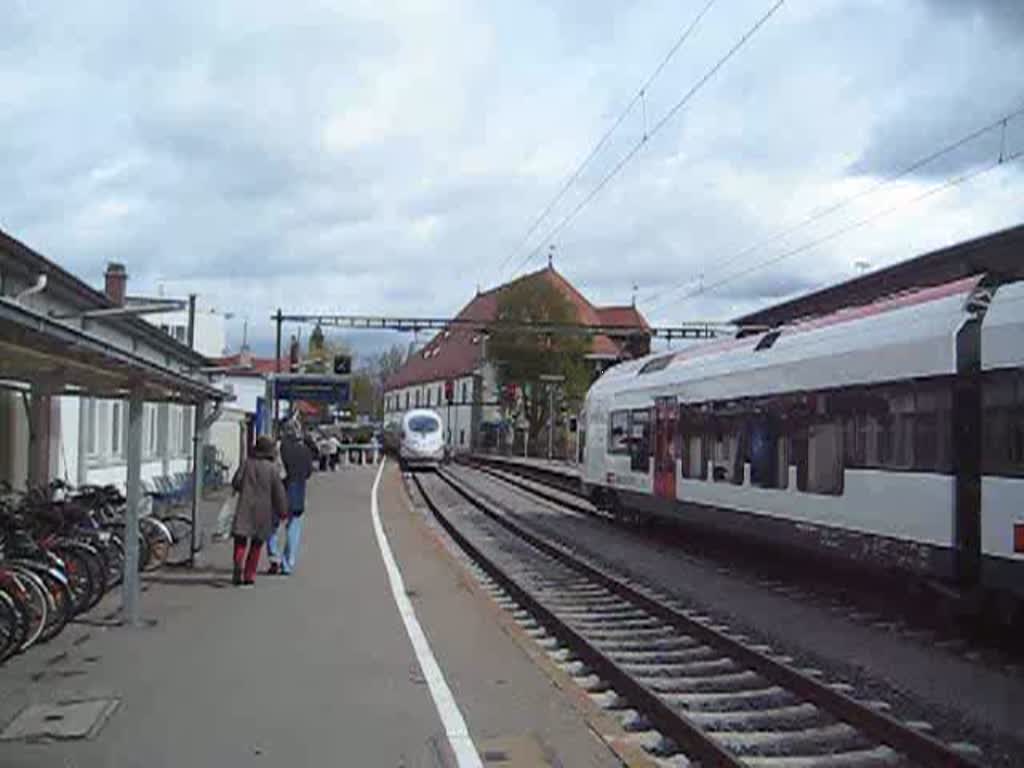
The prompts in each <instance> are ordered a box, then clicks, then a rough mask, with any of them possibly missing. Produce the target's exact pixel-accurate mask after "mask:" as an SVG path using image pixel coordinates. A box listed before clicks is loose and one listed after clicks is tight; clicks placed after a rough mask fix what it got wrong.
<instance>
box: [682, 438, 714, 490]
mask: <svg viewBox="0 0 1024 768" xmlns="http://www.w3.org/2000/svg"><path fill="white" fill-rule="evenodd" d="M704 442H705V441H704V436H703V435H700V434H685V433H684V434H683V435H681V443H682V446H683V461H682V467H681V472H682V475H683V477H685V478H689V479H691V480H707V479H708V459H707V456H706V455H705V453H704Z"/></svg>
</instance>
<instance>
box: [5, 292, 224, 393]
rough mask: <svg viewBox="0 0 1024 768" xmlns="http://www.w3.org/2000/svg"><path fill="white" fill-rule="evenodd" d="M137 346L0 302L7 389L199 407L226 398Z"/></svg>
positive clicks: (14, 302)
mask: <svg viewBox="0 0 1024 768" xmlns="http://www.w3.org/2000/svg"><path fill="white" fill-rule="evenodd" d="M138 347H139V341H138V340H136V339H126V340H125V343H121V344H115V343H114V342H112V341H110V340H108V339H105V338H103V337H101V336H99V335H97V334H92V333H90V332H88V331H85V330H82V329H81V328H76V327H75V326H73V325H71V324H70V323H66V322H63V321H61V320H57V319H55V318H52V317H50V316H48V315H46V314H43V313H41V312H39V311H36V310H34V309H30V308H28V307H26V306H23V305H21V304H19V303H18V302H16V301H15V300H13V299H11V298H8V297H2V298H0V380H2V381H3V382H4V383H5V384H6V385H7V386H8V387H13V388H22V387H23V388H26V389H28V388H31V387H32V386H33V385H41V386H44V387H45V388H46V390H47V391H48V392H49V393H50V394H58V395H59V394H67V395H87V396H92V397H119V398H120V397H126V396H127V394H128V393H129V392H131V391H133V390H138V391H140V392H141V394H142V397H143V399H144V400H147V401H150V402H159V401H175V402H182V403H199V402H203V401H209V400H220V399H223V398H224V396H225V394H224V392H223V391H221V390H220V389H217V388H216V387H214V386H212V385H211V384H210V383H208V382H207V381H204V380H202V379H199V378H197V377H195V376H193V375H190V374H189V373H188V372H186V371H183V370H180V369H176V368H174V367H171V365H167V364H161V363H159V362H157V361H155V360H154V359H152V357H144V356H143V355H141V354H139V353H138V352H137V351H135V350H137V348H138Z"/></svg>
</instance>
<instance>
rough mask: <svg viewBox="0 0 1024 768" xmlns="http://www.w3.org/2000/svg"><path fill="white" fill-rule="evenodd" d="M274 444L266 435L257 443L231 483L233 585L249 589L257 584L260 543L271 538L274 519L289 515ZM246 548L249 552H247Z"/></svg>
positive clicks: (261, 546) (261, 545)
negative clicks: (233, 494)
mask: <svg viewBox="0 0 1024 768" xmlns="http://www.w3.org/2000/svg"><path fill="white" fill-rule="evenodd" d="M275 454H276V451H275V450H274V441H273V440H271V439H270V438H269V437H266V436H265V435H261V436H260V437H259V438H258V439H257V440H256V447H255V448H254V449H253V452H252V455H251V456H250V457H249V458H248V459H246V460H245V461H244V462H243V463H242V464H241V466H239V467H238V470H237V471H236V472H235V476H234V477H233V478H232V480H231V486H232V487H233V488H234V489H235V490H236V491H237V492H238V503H237V505H236V509H235V519H234V521H233V522H232V524H231V535H232V536H233V537H234V543H235V551H234V583H235V584H236V585H239V584H241V585H245V586H250V585H251V584H252V583H253V582H254V581H255V580H256V569H257V567H258V566H259V562H260V550H261V549H262V548H263V542H264V541H266V540H267V538H268V537H269V536H270V534H271V531H272V530H273V529H272V526H273V522H274V519H275V518H284V517H286V516H287V515H288V499H287V497H286V496H285V491H284V485H283V484H282V482H281V478H280V476H279V475H278V468H277V464H276V462H275V459H276V455H275ZM246 548H248V551H246Z"/></svg>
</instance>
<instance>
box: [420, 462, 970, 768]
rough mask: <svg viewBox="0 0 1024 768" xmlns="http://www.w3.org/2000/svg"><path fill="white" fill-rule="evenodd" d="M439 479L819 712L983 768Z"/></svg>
mask: <svg viewBox="0 0 1024 768" xmlns="http://www.w3.org/2000/svg"><path fill="white" fill-rule="evenodd" d="M438 476H439V477H441V478H442V479H443V480H444V481H445V482H447V483H448V484H449V485H450V486H451V487H452V488H453V489H454V490H455V491H456V492H457V493H459V494H460V495H461V496H462V497H463V498H465V499H466V501H468V502H469V503H470V504H472V505H473V506H474V507H476V508H477V509H478V510H480V511H481V512H482V513H483V514H484V515H486V516H487V517H488V518H490V519H491V520H494V521H495V522H497V523H498V524H499V525H501V526H502V527H504V528H505V529H506V530H508V531H510V532H511V533H513V534H514V535H515V536H517V537H519V538H521V539H523V540H524V541H526V542H527V543H529V544H531V545H532V546H533V547H535V548H536V549H538V550H540V551H541V552H543V553H545V554H546V555H549V556H550V557H552V558H554V559H556V560H558V561H559V562H561V563H563V564H565V565H567V566H569V567H570V568H573V569H575V570H576V571H578V572H579V573H581V574H583V575H585V576H586V577H587V578H590V579H592V580H593V581H595V582H597V583H598V584H600V585H601V586H603V587H604V588H606V589H608V590H609V591H611V592H612V593H614V594H616V595H618V596H619V597H621V598H623V599H624V600H627V601H629V602H632V603H634V604H636V605H639V606H640V607H641V608H643V609H645V610H647V611H648V612H649V613H651V614H652V615H653V616H655V617H657V618H658V619H661V620H662V621H664V622H665V623H666V624H669V625H670V626H673V627H675V628H676V629H678V630H680V631H681V632H683V633H685V634H687V635H691V636H692V637H694V638H696V639H698V640H700V641H702V642H704V643H705V644H707V645H709V646H711V647H713V648H716V649H717V650H719V651H720V652H722V653H723V654H725V655H728V656H730V657H732V658H733V659H735V660H737V661H740V662H742V663H744V664H746V665H747V666H748V667H750V668H751V669H753V670H755V671H756V672H757V673H758V674H760V675H762V676H763V677H765V678H766V679H767V680H769V681H771V682H774V683H775V684H777V685H779V686H782V687H784V688H786V689H788V690H790V691H792V692H793V693H795V694H797V695H798V696H800V697H802V698H804V699H805V700H807V701H809V702H811V703H813V704H815V705H817V706H819V707H820V708H821V709H823V710H825V711H826V712H829V713H830V714H831V715H833V716H834V717H835V718H837V719H838V720H840V721H843V722H846V723H849V724H851V725H853V726H854V727H856V728H857V729H859V730H860V731H861V732H863V733H864V734H866V735H867V736H870V737H871V738H873V739H875V740H876V741H878V742H881V743H883V744H886V745H888V746H889V747H891V748H893V749H894V750H896V751H897V752H900V753H902V754H904V755H906V756H907V757H909V758H911V759H912V760H915V761H916V762H918V763H919V764H921V765H924V766H935V768H981V765H980V764H979V763H977V762H975V761H973V760H972V759H970V758H969V757H967V756H966V755H964V754H962V753H960V752H957V751H956V750H953V749H951V748H950V747H949V746H947V745H946V744H943V743H942V742H940V741H938V740H937V739H934V738H932V737H930V736H928V735H926V734H924V733H922V732H921V731H919V730H915V729H913V728H910V727H908V726H907V725H905V724H904V723H902V722H900V721H899V720H897V719H896V718H894V717H891V716H889V715H886V714H884V713H882V712H879V711H877V710H875V709H873V708H871V707H870V706H867V705H865V704H862V703H861V702H859V701H857V700H856V699H854V698H852V697H850V696H847V695H845V694H844V693H842V692H840V691H837V690H835V689H834V688H831V687H829V686H827V685H825V684H823V683H821V682H819V681H817V680H815V679H814V678H812V677H810V676H808V675H805V674H804V673H802V672H800V671H799V670H797V669H795V668H793V667H791V666H789V665H787V664H784V663H782V662H779V661H776V660H775V659H773V658H771V657H770V656H768V655H766V654H764V653H761V652H760V651H757V650H755V649H753V648H751V647H750V646H748V645H745V644H744V643H743V642H741V641H740V640H738V639H736V638H734V637H732V636H730V635H728V634H724V633H722V632H719V631H717V630H715V629H713V628H712V627H711V626H709V625H708V624H707V623H704V622H701V621H698V620H696V619H693V618H690V617H689V616H686V615H685V614H683V613H681V612H679V611H677V610H675V609H674V608H671V607H669V606H667V605H665V604H664V603H661V602H659V601H658V600H656V599H654V598H652V597H650V596H648V595H646V594H644V593H643V592H640V591H638V590H637V589H635V588H633V587H631V586H629V585H628V584H626V583H624V582H623V581H621V580H620V579H618V578H615V577H614V576H611V575H609V574H607V573H605V572H604V571H602V570H600V569H598V568H596V567H594V566H592V565H590V564H589V563H586V562H584V561H583V560H581V559H579V558H578V557H576V556H575V555H573V554H571V553H569V552H567V551H565V550H564V549H563V548H562V547H560V546H557V545H555V544H552V543H551V542H549V541H547V540H546V539H544V538H542V537H540V536H538V535H536V534H534V533H532V532H531V531H529V530H527V529H526V528H525V527H523V526H521V525H519V524H517V523H515V522H513V521H512V520H510V519H509V518H508V517H507V516H506V515H503V514H500V513H497V512H495V511H494V510H492V509H491V508H490V507H489V506H488V505H487V504H486V503H485V502H484V501H482V500H480V499H479V498H478V497H477V495H476V494H474V493H473V492H471V491H470V490H468V489H467V488H466V487H465V486H464V485H463V484H462V483H461V482H459V481H457V480H455V479H454V478H452V477H450V476H449V475H448V474H447V473H445V472H438Z"/></svg>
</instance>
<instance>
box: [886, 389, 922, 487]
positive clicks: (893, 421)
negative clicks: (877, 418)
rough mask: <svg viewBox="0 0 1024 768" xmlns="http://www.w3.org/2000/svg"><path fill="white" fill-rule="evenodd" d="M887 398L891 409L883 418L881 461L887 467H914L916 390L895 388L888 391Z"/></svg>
mask: <svg viewBox="0 0 1024 768" xmlns="http://www.w3.org/2000/svg"><path fill="white" fill-rule="evenodd" d="M886 399H887V400H888V403H889V410H888V413H887V414H886V415H885V416H884V417H883V418H882V420H881V426H882V435H881V443H880V445H879V458H880V459H881V461H880V463H881V465H882V466H883V467H884V468H886V469H913V468H914V392H913V390H910V389H893V390H890V391H889V392H887V393H886Z"/></svg>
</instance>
